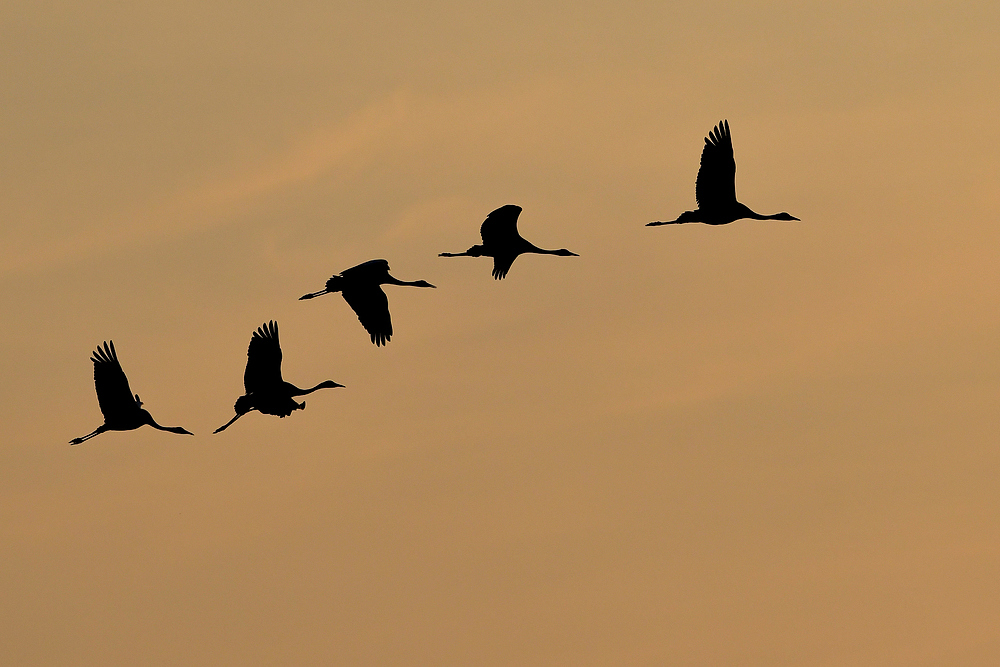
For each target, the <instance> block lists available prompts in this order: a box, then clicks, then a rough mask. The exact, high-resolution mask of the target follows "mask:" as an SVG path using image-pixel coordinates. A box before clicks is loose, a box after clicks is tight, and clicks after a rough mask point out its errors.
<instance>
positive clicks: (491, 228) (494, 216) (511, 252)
mask: <svg viewBox="0 0 1000 667" xmlns="http://www.w3.org/2000/svg"><path fill="white" fill-rule="evenodd" d="M519 215H521V207H520V206H515V205H514V204H507V205H506V206H501V207H500V208H498V209H496V210H495V211H493V212H492V213H490V214H489V215H488V216H486V220H484V221H483V226H482V227H480V228H479V233H480V234H481V235H482V237H483V244H482V245H474V246H472V247H471V248H469V249H468V250H466V251H465V252H442V253H440V254H439V255H438V257H492V258H493V277H494V278H496V279H497V280H502V279H503V278H504V277H506V276H507V272H508V271H510V266H511V264H513V263H514V260H515V259H517V256H518V255H521V254H524V253H526V252H533V253H537V254H539V255H559V256H560V257H579V255H577V254H576V253H575V252H570V251H569V250H566V249H565V248H561V249H559V250H544V249H542V248H539V247H538V246H536V245H534V244H533V243H530V242H529V241H527V240H525V239H524V238H523V237H522V236H521V235H520V234H519V233H518V231H517V216H519Z"/></svg>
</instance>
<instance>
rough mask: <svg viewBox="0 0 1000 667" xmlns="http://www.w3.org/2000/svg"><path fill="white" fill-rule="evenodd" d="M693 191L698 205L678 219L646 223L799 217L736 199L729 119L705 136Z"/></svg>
mask: <svg viewBox="0 0 1000 667" xmlns="http://www.w3.org/2000/svg"><path fill="white" fill-rule="evenodd" d="M694 194H695V200H696V201H697V202H698V208H697V209H695V210H694V211H684V212H683V213H681V214H680V215H679V216H678V217H677V219H676V220H667V221H664V222H650V223H647V224H646V226H647V227H656V226H657V225H679V224H683V223H685V222H702V223H705V224H706V225H727V224H729V223H730V222H733V221H735V220H740V219H741V218H752V219H754V220H798V218H796V217H794V216H792V215H789V214H788V213H784V212H782V213H775V214H774V215H761V214H759V213H754V212H753V211H751V210H750V208H749V207H747V206H744V205H743V204H741V203H740V202H738V201H736V158H734V157H733V135H732V134H730V133H729V121H728V120H726V121H721V122H720V123H719V125H718V126H717V127H716V128H715V129H714V130H713V131H712V132H709V133H708V137H706V138H705V147H704V148H703V149H702V151H701V168H699V169H698V180H697V182H696V184H695V190H694Z"/></svg>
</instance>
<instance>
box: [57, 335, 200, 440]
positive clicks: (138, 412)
mask: <svg viewBox="0 0 1000 667" xmlns="http://www.w3.org/2000/svg"><path fill="white" fill-rule="evenodd" d="M90 360H91V361H93V362H94V386H95V387H96V388H97V402H98V403H99V404H100V406H101V412H102V413H103V414H104V423H103V424H101V425H100V426H98V427H97V428H96V429H94V430H93V432H91V433H88V434H87V435H85V436H83V437H82V438H73V439H72V440H70V441H69V444H71V445H79V444H80V443H82V442H86V441H87V440H90V439H91V438H93V437H94V436H95V435H100V434H101V433H104V432H105V431H131V430H133V429H137V428H139V427H140V426H142V425H144V424H149V425H150V426H152V427H153V428H155V429H159V430H161V431H168V432H170V433H182V434H184V435H194V434H193V433H191V431H188V430H185V429H183V428H181V427H180V426H160V425H159V424H157V423H156V421H155V420H154V419H153V417H152V415H150V414H149V413H148V412H147V411H146V410H143V408H142V401H140V400H139V394H133V393H132V389H131V388H130V387H129V386H128V378H127V377H125V371H123V370H122V365H121V364H120V363H119V362H118V354H117V353H116V352H115V343H114V341H112V342H111V344H110V345H109V344H108V342H107V341H105V342H104V347H103V348H101V346H99V345H98V346H97V350H95V351H94V356H92V357H91V358H90Z"/></svg>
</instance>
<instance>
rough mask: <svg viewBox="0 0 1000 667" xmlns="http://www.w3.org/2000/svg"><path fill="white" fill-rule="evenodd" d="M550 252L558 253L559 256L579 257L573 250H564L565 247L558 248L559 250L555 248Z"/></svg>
mask: <svg viewBox="0 0 1000 667" xmlns="http://www.w3.org/2000/svg"><path fill="white" fill-rule="evenodd" d="M552 254H553V255H559V256H560V257H579V255H577V254H576V253H575V252H570V251H569V250H566V248H560V249H559V250H556V251H555V252H554V253H552Z"/></svg>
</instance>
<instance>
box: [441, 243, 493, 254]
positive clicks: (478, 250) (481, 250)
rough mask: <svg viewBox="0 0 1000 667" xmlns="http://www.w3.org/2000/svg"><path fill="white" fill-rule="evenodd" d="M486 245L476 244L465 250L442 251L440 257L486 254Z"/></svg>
mask: <svg viewBox="0 0 1000 667" xmlns="http://www.w3.org/2000/svg"><path fill="white" fill-rule="evenodd" d="M485 251H486V247H485V246H481V245H474V246H472V247H471V248H469V249H468V250H466V251H465V252H442V253H438V257H482V256H483V255H484V254H485Z"/></svg>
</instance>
